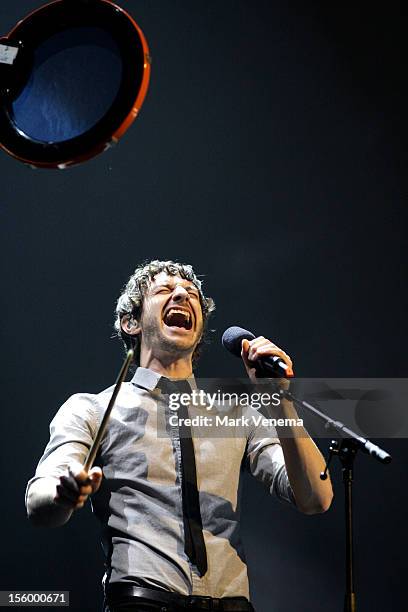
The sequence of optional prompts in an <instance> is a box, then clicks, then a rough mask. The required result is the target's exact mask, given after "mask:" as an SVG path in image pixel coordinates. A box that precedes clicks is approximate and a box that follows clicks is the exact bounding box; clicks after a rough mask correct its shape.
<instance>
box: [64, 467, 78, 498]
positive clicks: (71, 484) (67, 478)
mask: <svg viewBox="0 0 408 612" xmlns="http://www.w3.org/2000/svg"><path fill="white" fill-rule="evenodd" d="M60 482H61V483H62V484H63V485H64V487H66V488H67V489H70V490H71V491H73V492H74V493H78V491H79V486H78V483H77V481H76V480H75V478H74V477H73V475H72V474H71V473H70V472H68V474H67V475H65V474H64V475H63V476H60Z"/></svg>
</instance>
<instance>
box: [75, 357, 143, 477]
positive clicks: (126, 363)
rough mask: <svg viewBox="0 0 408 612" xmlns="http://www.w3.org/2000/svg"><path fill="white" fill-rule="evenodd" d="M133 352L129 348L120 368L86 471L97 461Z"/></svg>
mask: <svg viewBox="0 0 408 612" xmlns="http://www.w3.org/2000/svg"><path fill="white" fill-rule="evenodd" d="M133 354H134V351H133V349H129V350H128V352H127V355H126V359H125V361H124V362H123V365H122V367H121V369H120V372H119V376H118V378H117V380H116V383H115V388H114V390H113V393H112V397H111V398H110V400H109V404H108V407H107V408H106V410H105V414H104V415H103V419H102V422H101V424H100V425H99V428H98V432H97V434H96V436H95V440H94V441H93V442H92V446H91V448H90V449H89V453H88V455H87V458H86V460H85V463H84V470H85V471H86V472H88V471H89V470H90V469H91V467H92V464H93V462H94V461H95V457H96V453H97V452H98V450H99V446H100V443H101V440H102V437H103V434H104V433H105V429H106V426H107V424H108V420H109V417H110V413H111V412H112V408H113V406H114V404H115V401H116V398H117V395H118V393H119V391H120V387H121V385H122V383H123V381H124V379H125V377H126V374H127V371H128V369H129V366H130V362H131V361H132V359H133Z"/></svg>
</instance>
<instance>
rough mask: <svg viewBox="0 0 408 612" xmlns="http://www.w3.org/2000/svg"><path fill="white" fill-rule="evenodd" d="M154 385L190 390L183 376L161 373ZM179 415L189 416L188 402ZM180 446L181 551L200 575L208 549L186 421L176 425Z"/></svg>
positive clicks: (164, 390)
mask: <svg viewBox="0 0 408 612" xmlns="http://www.w3.org/2000/svg"><path fill="white" fill-rule="evenodd" d="M157 386H158V387H159V389H161V391H162V393H165V394H168V395H170V394H171V393H177V394H178V395H180V394H182V393H188V394H189V395H190V394H191V387H190V385H189V384H188V382H187V381H186V380H177V381H172V380H169V379H168V378H165V377H164V376H162V377H161V379H160V380H159V382H158V384H157ZM177 414H178V417H179V419H186V418H188V410H187V406H182V405H180V408H179V409H178V411H177ZM179 432H180V447H181V491H182V498H183V523H184V542H185V544H184V551H185V553H186V555H187V556H188V557H189V559H190V561H191V562H192V563H194V564H195V565H196V567H197V569H198V571H199V572H200V575H201V576H204V574H205V573H206V571H207V553H206V550H205V543H204V536H203V523H202V520H201V512H200V499H199V494H198V487H197V472H196V463H195V455H194V445H193V440H192V436H191V429H190V427H189V426H188V425H185V421H184V420H183V421H182V424H180V425H179Z"/></svg>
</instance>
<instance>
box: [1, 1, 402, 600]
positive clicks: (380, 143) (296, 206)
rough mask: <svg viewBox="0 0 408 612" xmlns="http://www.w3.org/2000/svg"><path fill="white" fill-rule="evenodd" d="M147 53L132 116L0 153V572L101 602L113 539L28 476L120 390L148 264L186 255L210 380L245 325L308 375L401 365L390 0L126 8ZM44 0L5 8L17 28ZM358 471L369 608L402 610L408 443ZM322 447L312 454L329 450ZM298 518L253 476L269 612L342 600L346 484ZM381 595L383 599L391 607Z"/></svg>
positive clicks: (396, 444) (396, 58) (253, 549)
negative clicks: (120, 335)
mask: <svg viewBox="0 0 408 612" xmlns="http://www.w3.org/2000/svg"><path fill="white" fill-rule="evenodd" d="M119 3H120V5H121V6H122V7H123V8H125V9H127V10H129V12H131V14H132V15H133V16H134V18H135V19H136V21H137V22H138V24H139V25H140V27H141V28H142V29H143V31H144V33H145V35H146V37H147V40H148V42H149V46H150V49H151V53H152V56H153V66H152V79H151V85H150V89H149V92H148V95H147V99H146V101H145V104H144V106H143V108H142V111H141V113H140V117H139V118H138V119H137V121H136V123H135V124H134V125H133V126H132V128H131V129H130V131H129V132H128V133H127V134H126V135H125V137H124V138H123V139H122V140H121V142H120V143H119V145H118V146H117V147H116V148H115V149H111V150H110V151H108V152H107V153H104V154H103V155H101V156H99V157H97V158H95V159H94V160H91V161H89V162H87V163H85V164H83V165H82V166H78V167H76V168H72V169H69V170H66V171H49V170H31V169H29V168H28V167H25V166H24V165H23V164H20V163H19V162H17V161H15V160H13V159H12V158H11V157H8V156H7V155H6V154H5V153H3V152H2V153H1V155H0V172H1V185H2V189H1V211H2V212H1V218H2V220H1V231H2V235H1V246H2V275H1V282H2V292H1V295H2V302H3V303H2V307H3V308H2V313H3V314H2V323H3V325H2V341H3V367H2V374H3V382H2V400H3V402H2V403H3V407H2V412H1V432H2V444H1V466H2V479H1V482H2V495H1V499H2V502H1V516H2V518H1V524H2V530H1V544H2V553H1V558H2V561H1V566H2V569H1V574H0V576H1V578H0V588H1V589H3V590H7V589H20V590H21V589H26V590H27V589H47V590H51V589H61V590H70V591H71V602H72V603H71V609H72V610H76V611H91V610H97V609H99V604H100V601H101V591H100V585H99V582H100V578H101V576H102V570H103V568H102V565H103V561H102V552H101V549H100V545H99V543H98V525H97V524H96V521H95V520H94V519H93V517H92V516H91V513H90V509H89V508H86V509H85V510H83V511H82V512H78V513H77V514H76V515H75V517H74V518H73V519H72V520H71V522H70V523H69V524H67V525H66V526H64V527H63V528H60V529H56V530H50V531H48V530H36V529H34V528H33V527H32V526H31V525H30V524H29V523H28V522H27V521H26V519H25V509H24V489H25V483H26V481H27V480H28V478H30V477H31V476H32V474H33V472H34V469H35V465H36V463H37V461H38V459H39V457H40V455H41V452H42V449H43V447H44V445H45V443H46V441H47V436H48V432H47V428H48V423H49V421H50V419H51V417H52V416H53V414H54V413H55V411H56V410H57V408H58V406H59V405H60V404H61V403H63V401H65V399H66V398H67V397H68V396H69V395H70V394H72V393H74V392H77V391H90V392H97V391H98V390H100V389H102V388H104V387H106V386H108V385H109V384H111V383H112V382H113V379H114V378H115V376H116V372H117V370H118V368H119V366H120V363H121V360H122V349H121V346H120V344H119V342H117V341H115V340H114V339H112V338H111V336H112V321H113V316H112V315H113V309H114V302H115V300H116V299H117V296H118V294H119V291H120V289H121V287H122V285H123V284H124V283H125V281H126V280H127V278H128V276H129V274H130V273H131V271H132V269H133V268H134V267H135V266H136V265H137V264H138V263H140V262H141V261H143V260H145V259H150V258H160V259H162V258H164V259H168V258H171V259H176V260H181V261H186V262H189V263H192V264H193V265H194V267H195V268H196V270H197V271H198V272H199V273H202V274H204V282H205V289H206V291H207V293H208V294H210V295H212V296H213V297H214V299H215V301H216V304H217V311H216V315H215V316H214V319H213V323H212V327H213V328H214V329H215V332H214V334H213V340H212V345H211V346H210V347H208V349H207V351H206V353H205V355H204V356H203V358H202V361H201V364H200V367H199V370H198V374H199V375H201V376H227V375H238V374H241V371H242V370H241V366H240V363H239V362H238V361H237V360H234V358H232V357H230V356H229V355H228V354H226V353H225V352H224V351H223V349H222V348H221V347H220V342H219V340H220V337H221V335H222V332H223V330H224V329H225V328H226V327H228V326H229V325H232V324H238V325H242V326H243V327H247V328H249V329H251V330H253V331H254V333H256V334H263V335H265V336H268V337H270V338H271V339H272V340H274V341H275V342H276V343H277V344H279V345H280V346H282V347H283V348H285V349H286V350H287V352H288V353H289V354H290V355H291V356H292V357H293V360H294V362H295V370H296V373H297V375H298V376H311V377H313V376H317V377H322V376H333V377H336V376H356V377H376V376H388V377H403V376H405V375H406V331H407V329H406V323H405V321H406V312H407V299H406V298H407V292H406V277H405V274H404V272H405V269H406V263H407V261H406V260H407V256H406V245H405V242H406V241H405V233H406V225H405V222H406V211H405V207H406V199H407V197H406V196H407V178H406V161H407V155H406V153H407V149H406V138H407V125H406V119H405V114H406V108H407V96H406V94H405V81H406V63H405V57H404V54H405V52H406V43H405V40H406V28H407V23H406V20H405V19H403V18H402V8H401V6H400V4H399V3H387V4H386V5H385V4H382V5H381V9H379V8H373V6H370V4H369V3H362V2H358V1H357V2H355V3H353V7H352V8H348V7H346V6H345V5H344V4H343V3H339V2H334V3H327V2H317V1H310V2H308V3H302V2H286V1H278V0H277V1H273V2H271V1H266V0H257V1H256V2H255V1H252V2H249V1H244V0H235V1H233V0H223V1H222V2H216V1H215V0H211V1H203V0H194V2H191V1H190V2H187V1H186V0H173V1H170V0H167V1H164V0H161V1H156V2H153V1H152V0H139V1H137V2H136V1H125V0H121V1H120V2H119ZM38 6H39V3H38V1H37V0H19V2H16V3H15V2H12V1H11V0H4V1H3V2H2V3H1V5H0V28H1V32H2V34H6V33H7V32H8V31H9V30H10V29H11V27H12V26H13V25H14V24H15V23H16V22H17V20H18V19H19V18H21V17H22V16H24V15H25V14H26V13H27V12H28V11H29V10H31V9H33V8H36V7H38ZM382 444H383V445H384V446H385V447H386V448H387V449H388V450H389V451H390V452H391V453H392V454H393V455H394V461H393V463H392V464H391V465H390V466H388V467H384V466H382V465H380V464H377V463H376V462H374V461H372V460H370V459H369V458H368V457H366V456H361V457H358V459H357V464H356V485H355V488H356V494H355V537H356V563H357V570H356V581H357V592H358V609H359V610H361V611H362V612H372V611H375V610H385V609H387V610H395V611H400V610H401V611H402V610H405V609H406V607H405V605H404V583H403V581H404V575H405V573H404V570H405V569H406V563H405V559H404V552H403V551H404V540H406V525H405V524H406V520H405V508H406V503H407V493H406V475H405V470H404V463H405V462H406V459H407V445H406V441H405V440H383V441H382ZM326 445H327V444H326V442H325V441H323V442H322V444H321V447H322V448H323V449H324V448H325V447H326ZM332 473H333V479H334V484H335V493H336V498H335V502H334V504H333V506H332V508H331V509H330V511H329V512H328V513H327V514H325V515H318V516H312V517H308V516H303V515H300V514H297V513H296V512H295V511H293V510H292V509H291V508H286V507H285V506H284V505H282V504H279V503H278V502H276V501H275V500H273V499H272V498H270V497H269V496H268V495H267V493H266V492H265V491H264V490H263V489H262V487H261V485H259V484H258V483H257V482H254V481H253V480H251V479H249V478H248V479H247V480H246V486H245V497H244V507H243V530H244V537H245V543H246V548H247V554H248V560H249V568H250V578H251V589H252V598H253V602H254V604H255V606H256V609H257V612H270V611H276V612H293V611H294V610H299V611H302V612H303V611H304V612H307V611H310V612H312V611H313V612H319V611H323V610H324V611H327V610H333V611H335V610H342V609H343V608H342V605H343V603H342V600H343V591H344V587H343V555H344V551H343V542H344V532H343V515H342V504H343V491H342V484H341V474H340V469H339V467H338V466H336V467H335V468H333V470H332ZM390 602H391V603H390Z"/></svg>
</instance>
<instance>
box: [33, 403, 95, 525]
mask: <svg viewBox="0 0 408 612" xmlns="http://www.w3.org/2000/svg"><path fill="white" fill-rule="evenodd" d="M97 425H98V420H97V418H96V416H95V410H94V406H93V402H92V400H91V398H90V396H84V395H82V396H79V395H78V396H73V397H71V398H70V399H69V400H68V401H67V402H66V403H65V404H64V405H63V406H62V407H61V408H60V410H59V411H58V413H57V414H56V416H55V417H54V419H53V420H52V422H51V424H50V440H49V442H48V444H47V446H46V448H45V451H44V454H43V456H42V457H41V459H40V462H39V464H38V467H37V470H36V474H35V476H34V478H32V479H31V480H30V481H29V483H28V485H27V492H26V508H27V515H28V518H29V519H30V520H31V521H32V523H33V524H34V525H37V526H44V527H57V526H59V525H63V524H64V523H66V522H67V521H68V520H69V518H70V517H71V515H72V512H73V511H74V510H77V509H78V508H82V507H83V506H84V504H85V502H86V500H87V498H88V496H89V495H90V494H93V493H95V492H96V491H97V490H98V488H99V486H100V483H101V480H102V471H101V469H100V468H98V467H95V468H92V470H90V471H89V473H85V472H84V470H83V469H82V464H83V462H84V460H85V457H86V454H87V452H88V449H89V447H90V445H91V443H92V440H93V437H94V434H95V430H96V427H97Z"/></svg>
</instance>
